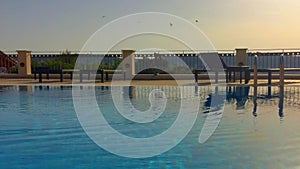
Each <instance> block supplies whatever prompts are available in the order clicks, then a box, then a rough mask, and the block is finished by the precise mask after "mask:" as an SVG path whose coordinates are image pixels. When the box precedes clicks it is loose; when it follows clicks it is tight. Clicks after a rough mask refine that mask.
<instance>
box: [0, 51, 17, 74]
mask: <svg viewBox="0 0 300 169" xmlns="http://www.w3.org/2000/svg"><path fill="white" fill-rule="evenodd" d="M16 65H17V61H16V60H15V59H13V58H12V57H9V56H8V55H6V54H5V53H4V52H2V51H0V67H5V68H6V69H7V72H8V73H11V71H12V67H14V66H16Z"/></svg>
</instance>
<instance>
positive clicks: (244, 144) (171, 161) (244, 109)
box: [0, 86, 300, 169]
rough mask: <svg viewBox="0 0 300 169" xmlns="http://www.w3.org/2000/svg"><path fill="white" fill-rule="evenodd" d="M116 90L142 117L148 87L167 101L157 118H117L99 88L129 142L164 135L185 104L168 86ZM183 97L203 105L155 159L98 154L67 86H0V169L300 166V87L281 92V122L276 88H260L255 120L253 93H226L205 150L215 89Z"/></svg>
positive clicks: (100, 98)
mask: <svg viewBox="0 0 300 169" xmlns="http://www.w3.org/2000/svg"><path fill="white" fill-rule="evenodd" d="M85 88H87V87H82V90H85ZM116 88H119V89H120V90H121V91H122V93H121V95H122V94H126V93H129V96H130V102H131V103H132V105H134V107H135V108H136V109H138V110H141V111H145V110H147V108H148V107H149V106H150V103H149V100H148V98H149V92H151V91H152V90H153V89H156V88H159V89H160V90H162V91H164V92H165V95H166V98H167V99H168V102H167V105H166V109H165V112H164V113H163V114H162V115H161V116H160V117H159V118H158V119H156V120H155V121H153V122H151V123H147V124H140V123H133V122H132V121H130V120H128V119H125V118H123V117H122V116H120V115H119V114H118V111H117V110H116V108H115V107H114V105H113V102H112V98H111V95H110V89H111V87H96V89H95V91H96V92H95V94H96V98H97V102H98V104H99V107H100V109H101V110H102V112H103V115H104V117H105V118H106V119H107V121H108V122H109V124H110V125H111V126H112V127H113V128H114V129H116V130H118V131H120V132H121V133H123V134H125V135H128V136H130V137H141V138H146V137H150V136H154V135H157V134H159V133H162V132H163V131H165V130H167V129H168V128H169V127H170V126H171V125H172V123H173V122H174V121H175V119H176V117H177V115H178V109H179V107H180V99H188V98H186V97H184V98H182V97H180V96H179V95H180V94H178V90H177V89H176V88H174V87H168V86H165V87H160V86H139V87H116ZM184 92H186V95H187V96H188V95H193V97H194V96H196V97H198V98H199V99H200V105H201V106H200V108H199V112H198V117H197V120H196V122H195V124H194V126H193V128H192V129H191V131H190V132H189V133H188V135H187V136H186V137H185V138H184V140H183V141H182V142H180V143H179V144H178V145H177V146H176V147H174V148H172V149H171V150H169V151H167V152H165V153H162V154H160V155H158V156H154V157H149V158H141V159H139V158H137V159H131V158H125V157H120V156H117V155H114V154H112V153H110V152H108V151H106V150H104V149H102V148H101V147H99V146H98V145H97V144H95V143H94V142H93V140H92V139H90V137H89V136H88V135H87V134H86V133H85V132H84V130H83V128H82V127H81V125H80V123H79V121H78V119H77V115H76V112H75V110H74V106H73V99H72V88H71V87H47V86H41V87H39V86H7V87H1V88H0V126H1V127H0V168H3V169H6V168H7V169H8V168H14V169H15V168H24V169H25V168H49V169H50V168H51V169H52V168H55V169H60V168H153V169H154V168H197V169H198V168H207V169H210V168H212V169H218V168H220V169H227V168H241V169H242V168H249V169H255V168H259V169H260V168H271V169H277V168H278V169H279V168H300V132H299V131H300V123H299V120H300V111H299V110H300V102H299V101H300V100H299V99H300V98H299V96H300V88H298V87H286V90H285V95H284V105H283V106H284V109H283V110H284V111H283V112H284V117H280V116H279V108H278V105H279V95H278V90H277V87H274V88H272V92H271V93H268V89H267V88H266V87H259V88H258V99H257V111H256V114H257V116H254V113H253V109H254V104H253V101H252V100H253V88H250V87H226V93H225V94H226V101H225V109H224V113H223V117H222V119H221V121H220V124H219V126H218V128H217V129H216V131H215V132H214V134H213V135H212V137H210V138H209V139H208V141H207V142H205V143H203V144H200V143H199V141H198V138H199V134H200V132H201V129H202V126H203V123H204V121H205V119H206V111H207V110H209V109H210V98H211V96H212V95H214V94H216V90H215V89H214V88H213V87H209V86H199V87H193V86H189V87H186V88H185V89H184ZM223 94H224V93H223ZM179 98H180V99H179ZM123 106H126V102H124V105H123ZM128 111H130V110H128ZM119 144H120V145H121V146H126V143H123V142H119ZM141 151H143V150H142V149H141Z"/></svg>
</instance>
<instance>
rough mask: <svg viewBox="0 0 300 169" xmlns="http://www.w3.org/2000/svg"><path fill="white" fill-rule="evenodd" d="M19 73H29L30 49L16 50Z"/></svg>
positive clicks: (23, 74) (24, 74)
mask: <svg viewBox="0 0 300 169" xmlns="http://www.w3.org/2000/svg"><path fill="white" fill-rule="evenodd" d="M17 52H18V72H19V75H22V76H26V75H31V51H27V50H17Z"/></svg>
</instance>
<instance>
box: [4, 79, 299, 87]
mask: <svg viewBox="0 0 300 169" xmlns="http://www.w3.org/2000/svg"><path fill="white" fill-rule="evenodd" d="M177 82H178V83H177ZM177 82H176V81H175V80H132V81H123V80H120V81H114V82H113V83H112V82H110V81H109V82H104V83H101V82H100V81H96V83H94V82H93V81H86V82H83V83H79V81H78V80H75V81H74V82H73V81H72V80H69V79H65V80H64V82H59V80H57V79H50V80H46V79H45V80H43V83H39V82H38V81H37V80H34V79H30V78H6V79H4V78H0V86H11V85H22V86H27V85H33V86H72V85H77V86H82V85H84V86H94V85H95V86H111V85H118V86H126V85H128V84H130V85H131V86H139V85H145V86H147V85H148V86H149V85H150V86H151V85H155V86H156V85H166V86H177V85H178V84H180V85H189V86H193V85H195V84H196V83H195V82H194V80H178V81H177ZM213 84H214V83H213ZM258 84H259V85H260V86H266V85H267V84H268V80H267V79H260V80H258ZM198 85H210V81H209V80H201V82H200V83H198ZM218 85H226V83H222V82H220V83H218ZM227 85H232V86H236V85H245V84H240V83H239V82H235V83H234V82H232V83H227ZM247 85H253V80H250V82H249V83H248V84H247ZM278 85H279V80H277V79H274V80H273V81H272V86H278ZM285 85H286V86H300V80H295V79H293V80H285Z"/></svg>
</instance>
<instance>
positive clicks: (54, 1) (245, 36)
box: [0, 0, 300, 51]
mask: <svg viewBox="0 0 300 169" xmlns="http://www.w3.org/2000/svg"><path fill="white" fill-rule="evenodd" d="M299 9H300V1H299V0H286V1H282V0H250V1H249V0H186V1H183V0H164V1H161V0H123V1H118V0H107V1H104V0H89V1H82V0H51V1H49V0H22V1H21V0H1V5H0V22H1V29H0V38H1V40H0V50H3V51H15V50H17V49H28V50H32V51H63V50H66V49H68V50H71V51H79V50H81V49H82V47H83V45H84V44H85V42H86V41H87V40H88V39H89V37H90V36H91V35H93V33H95V32H96V31H97V30H98V29H100V28H101V27H103V26H104V25H105V24H107V23H109V22H111V21H113V20H115V19H118V18H120V17H122V16H125V15H129V14H134V13H140V12H163V13H169V14H172V15H176V16H179V17H182V18H184V19H186V20H187V21H190V22H191V23H192V24H194V25H195V26H197V27H198V28H199V29H200V30H202V32H203V33H204V34H205V35H206V36H207V37H208V39H209V40H210V41H211V42H212V44H213V45H214V46H215V48H216V49H220V50H221V49H229V50H232V49H235V48H237V47H248V48H250V49H262V48H298V47H299V44H300V23H299V22H298V18H299V16H300V10H299ZM195 20H198V22H195ZM127 27H128V28H130V25H128V26H127ZM183 31H185V32H184V33H186V34H187V36H188V34H189V33H190V32H189V31H187V30H185V29H183ZM111 34H114V32H113V31H112V32H111ZM135 39H138V40H136V42H134V41H135V40H134V38H133V39H131V40H129V41H128V42H123V44H119V45H117V46H116V47H115V48H114V49H116V50H118V49H121V48H126V47H128V46H130V47H131V48H142V47H144V46H139V45H140V44H141V43H140V42H141V39H142V38H135ZM146 39H148V40H147V42H148V43H145V44H150V46H149V47H151V43H152V44H158V43H156V42H155V41H154V40H153V42H152V41H151V38H149V36H147V37H146ZM149 39H150V41H149ZM153 39H157V38H153ZM161 42H163V41H161ZM166 43H167V44H168V45H167V46H168V47H170V48H172V49H180V48H181V47H182V46H180V45H178V43H177V42H175V43H169V42H166ZM166 43H164V44H166ZM162 44H163V43H162ZM182 48H184V47H182Z"/></svg>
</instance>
